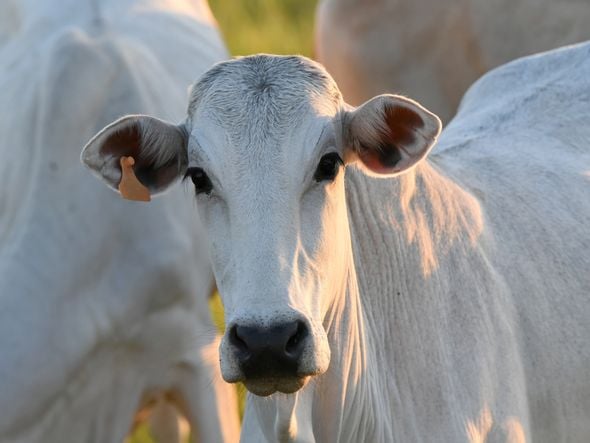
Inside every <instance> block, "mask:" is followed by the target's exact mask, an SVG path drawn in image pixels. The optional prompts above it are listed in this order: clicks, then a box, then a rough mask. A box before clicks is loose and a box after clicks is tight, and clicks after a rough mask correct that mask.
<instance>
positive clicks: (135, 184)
mask: <svg viewBox="0 0 590 443" xmlns="http://www.w3.org/2000/svg"><path fill="white" fill-rule="evenodd" d="M120 163H121V182H120V183H119V192H120V193H121V197H123V198H125V199H127V200H135V201H141V202H149V201H150V200H151V196H150V190H149V189H148V188H146V187H145V186H144V185H142V184H141V182H140V181H139V180H138V179H137V177H136V176H135V172H134V171H133V165H134V164H135V159H134V158H133V157H121V159H120Z"/></svg>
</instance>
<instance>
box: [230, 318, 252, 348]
mask: <svg viewBox="0 0 590 443" xmlns="http://www.w3.org/2000/svg"><path fill="white" fill-rule="evenodd" d="M229 342H230V343H231V344H232V345H233V346H234V347H235V348H237V349H238V350H240V351H242V352H248V345H247V344H246V342H245V341H244V340H243V339H242V338H241V337H240V335H239V331H238V326H237V325H233V326H232V327H231V328H230V330H229Z"/></svg>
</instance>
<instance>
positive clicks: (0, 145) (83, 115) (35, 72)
mask: <svg viewBox="0 0 590 443" xmlns="http://www.w3.org/2000/svg"><path fill="white" fill-rule="evenodd" d="M0 9H1V11H0V12H2V13H4V12H5V13H6V14H5V15H3V16H2V18H0V26H2V29H1V30H0V155H1V158H2V160H1V162H0V245H1V246H0V356H1V357H0V411H1V414H0V441H2V442H6V443H8V442H23V443H24V442H26V443H35V442H59V443H63V442H76V443H77V442H97V443H105V442H121V441H122V440H123V439H124V438H125V435H126V434H127V433H128V432H129V428H130V426H131V424H132V422H133V417H134V414H135V412H136V410H137V409H138V408H140V407H141V401H142V399H149V398H165V399H168V400H169V401H171V402H173V403H174V405H175V407H177V408H178V409H179V410H180V411H181V412H182V413H183V414H184V415H185V417H186V419H187V420H188V422H189V423H190V425H191V428H192V429H191V433H192V435H193V437H194V439H195V441H203V442H233V441H236V440H237V438H238V433H239V421H238V416H237V408H236V404H235V394H234V391H233V387H230V386H229V385H227V384H226V383H225V382H223V380H222V379H221V376H220V374H219V368H218V351H217V348H218V337H217V336H216V332H215V328H214V325H213V323H212V321H211V318H210V315H209V311H208V302H207V300H208V297H209V295H210V293H211V291H212V287H213V278H212V273H211V270H210V266H209V264H208V260H207V258H206V253H205V249H206V247H205V245H204V242H203V241H202V234H201V231H200V228H199V225H198V223H197V217H196V209H195V205H194V204H191V203H190V202H187V197H186V193H184V192H183V191H182V189H181V188H177V189H175V190H174V191H173V192H171V193H170V194H168V195H167V196H166V197H164V198H162V199H160V200H158V201H157V202H154V204H152V205H150V206H149V207H145V206H144V205H142V204H141V203H136V202H129V201H123V200H120V199H115V198H113V194H112V193H111V192H110V191H108V190H106V189H105V188H104V187H102V186H100V184H99V183H98V182H97V181H96V180H94V179H93V178H92V177H90V176H89V175H88V173H87V172H86V171H84V168H83V167H82V166H81V165H80V162H79V149H80V146H81V145H83V144H84V143H86V141H87V140H88V139H89V138H90V137H91V136H92V134H94V133H95V132H96V131H97V130H98V129H99V128H101V127H102V126H104V125H105V124H106V123H108V122H109V121H111V120H112V119H114V118H116V117H118V116H120V115H123V114H126V113H140V112H141V113H144V112H150V113H154V114H156V115H158V116H161V117H162V118H167V119H171V120H179V119H181V118H182V116H183V114H184V111H185V107H186V104H185V103H186V96H187V88H188V86H189V84H190V82H191V81H192V80H194V77H195V74H198V73H202V72H204V71H205V70H207V69H208V68H209V67H210V66H211V65H212V64H214V63H215V62H218V61H220V60H222V59H224V58H226V57H227V55H228V54H227V52H226V49H225V47H224V44H223V43H222V40H221V38H220V36H219V33H218V30H217V27H216V23H215V21H214V19H213V17H212V15H211V12H210V10H209V7H208V5H207V3H206V2H205V1H204V0H192V1H190V0H186V1H172V0H103V1H91V0H83V1H82V0H65V1H64V0H59V1H58V0H53V1H43V2H40V1H33V0H30V1H27V0H22V1H14V0H8V1H7V2H3V4H2V6H1V7H0ZM172 434H174V432H173V433H172Z"/></svg>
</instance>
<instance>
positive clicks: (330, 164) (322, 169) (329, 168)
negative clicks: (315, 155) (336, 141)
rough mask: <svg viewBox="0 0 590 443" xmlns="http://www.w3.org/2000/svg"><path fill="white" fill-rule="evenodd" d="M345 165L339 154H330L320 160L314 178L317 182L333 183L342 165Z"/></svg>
mask: <svg viewBox="0 0 590 443" xmlns="http://www.w3.org/2000/svg"><path fill="white" fill-rule="evenodd" d="M343 164H344V162H343V161H342V159H341V158H340V156H339V155H338V153H336V152H330V153H328V154H326V155H324V156H323V157H322V158H321V159H320V162H319V163H318V167H317V169H316V170H315V174H314V176H313V178H314V179H315V180H316V181H317V182H321V181H326V180H327V181H333V180H334V179H335V178H336V176H337V175H338V170H339V169H340V165H343Z"/></svg>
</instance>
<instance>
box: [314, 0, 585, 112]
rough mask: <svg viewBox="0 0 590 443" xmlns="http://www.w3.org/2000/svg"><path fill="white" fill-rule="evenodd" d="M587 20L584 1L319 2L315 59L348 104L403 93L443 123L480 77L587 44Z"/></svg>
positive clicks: (421, 0)
mask: <svg viewBox="0 0 590 443" xmlns="http://www.w3.org/2000/svg"><path fill="white" fill-rule="evenodd" d="M588 23H590V4H589V3H588V1H587V0H558V1H556V0H437V1H433V0H322V1H321V2H320V4H319V6H318V10H317V18H316V56H317V59H318V60H319V61H320V62H321V63H323V64H324V66H325V67H326V68H327V69H328V71H329V72H330V73H331V74H332V75H333V76H334V79H335V80H336V82H337V83H338V86H339V87H340V90H341V91H342V93H343V95H344V98H345V100H347V101H348V102H349V103H352V104H360V103H362V102H363V101H365V100H367V99H369V98H371V97H373V96H374V95H376V94H381V93H384V92H390V93H396V94H405V95H408V96H410V97H413V98H415V99H417V100H418V101H420V102H421V103H422V104H423V105H425V106H426V107H427V108H429V109H431V110H432V111H434V112H435V113H437V114H438V115H439V116H440V117H441V118H442V119H443V121H448V120H450V118H451V117H452V116H453V115H454V114H455V112H456V110H457V107H458V104H459V100H460V99H461V97H462V95H463V94H464V93H465V91H466V90H467V88H468V87H469V86H470V85H471V84H472V83H473V82H474V81H475V80H476V79H477V78H478V77H480V76H481V75H483V74H484V73H485V72H487V71H488V70H490V69H492V68H494V67H496V66H499V65H500V64H502V63H506V62H508V61H510V60H513V59H515V58H517V57H522V56H524V55H528V54H533V53H536V52H540V51H546V50H549V49H553V48H557V47H559V46H563V45H566V44H570V43H575V42H579V41H583V40H586V39H590V26H588Z"/></svg>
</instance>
